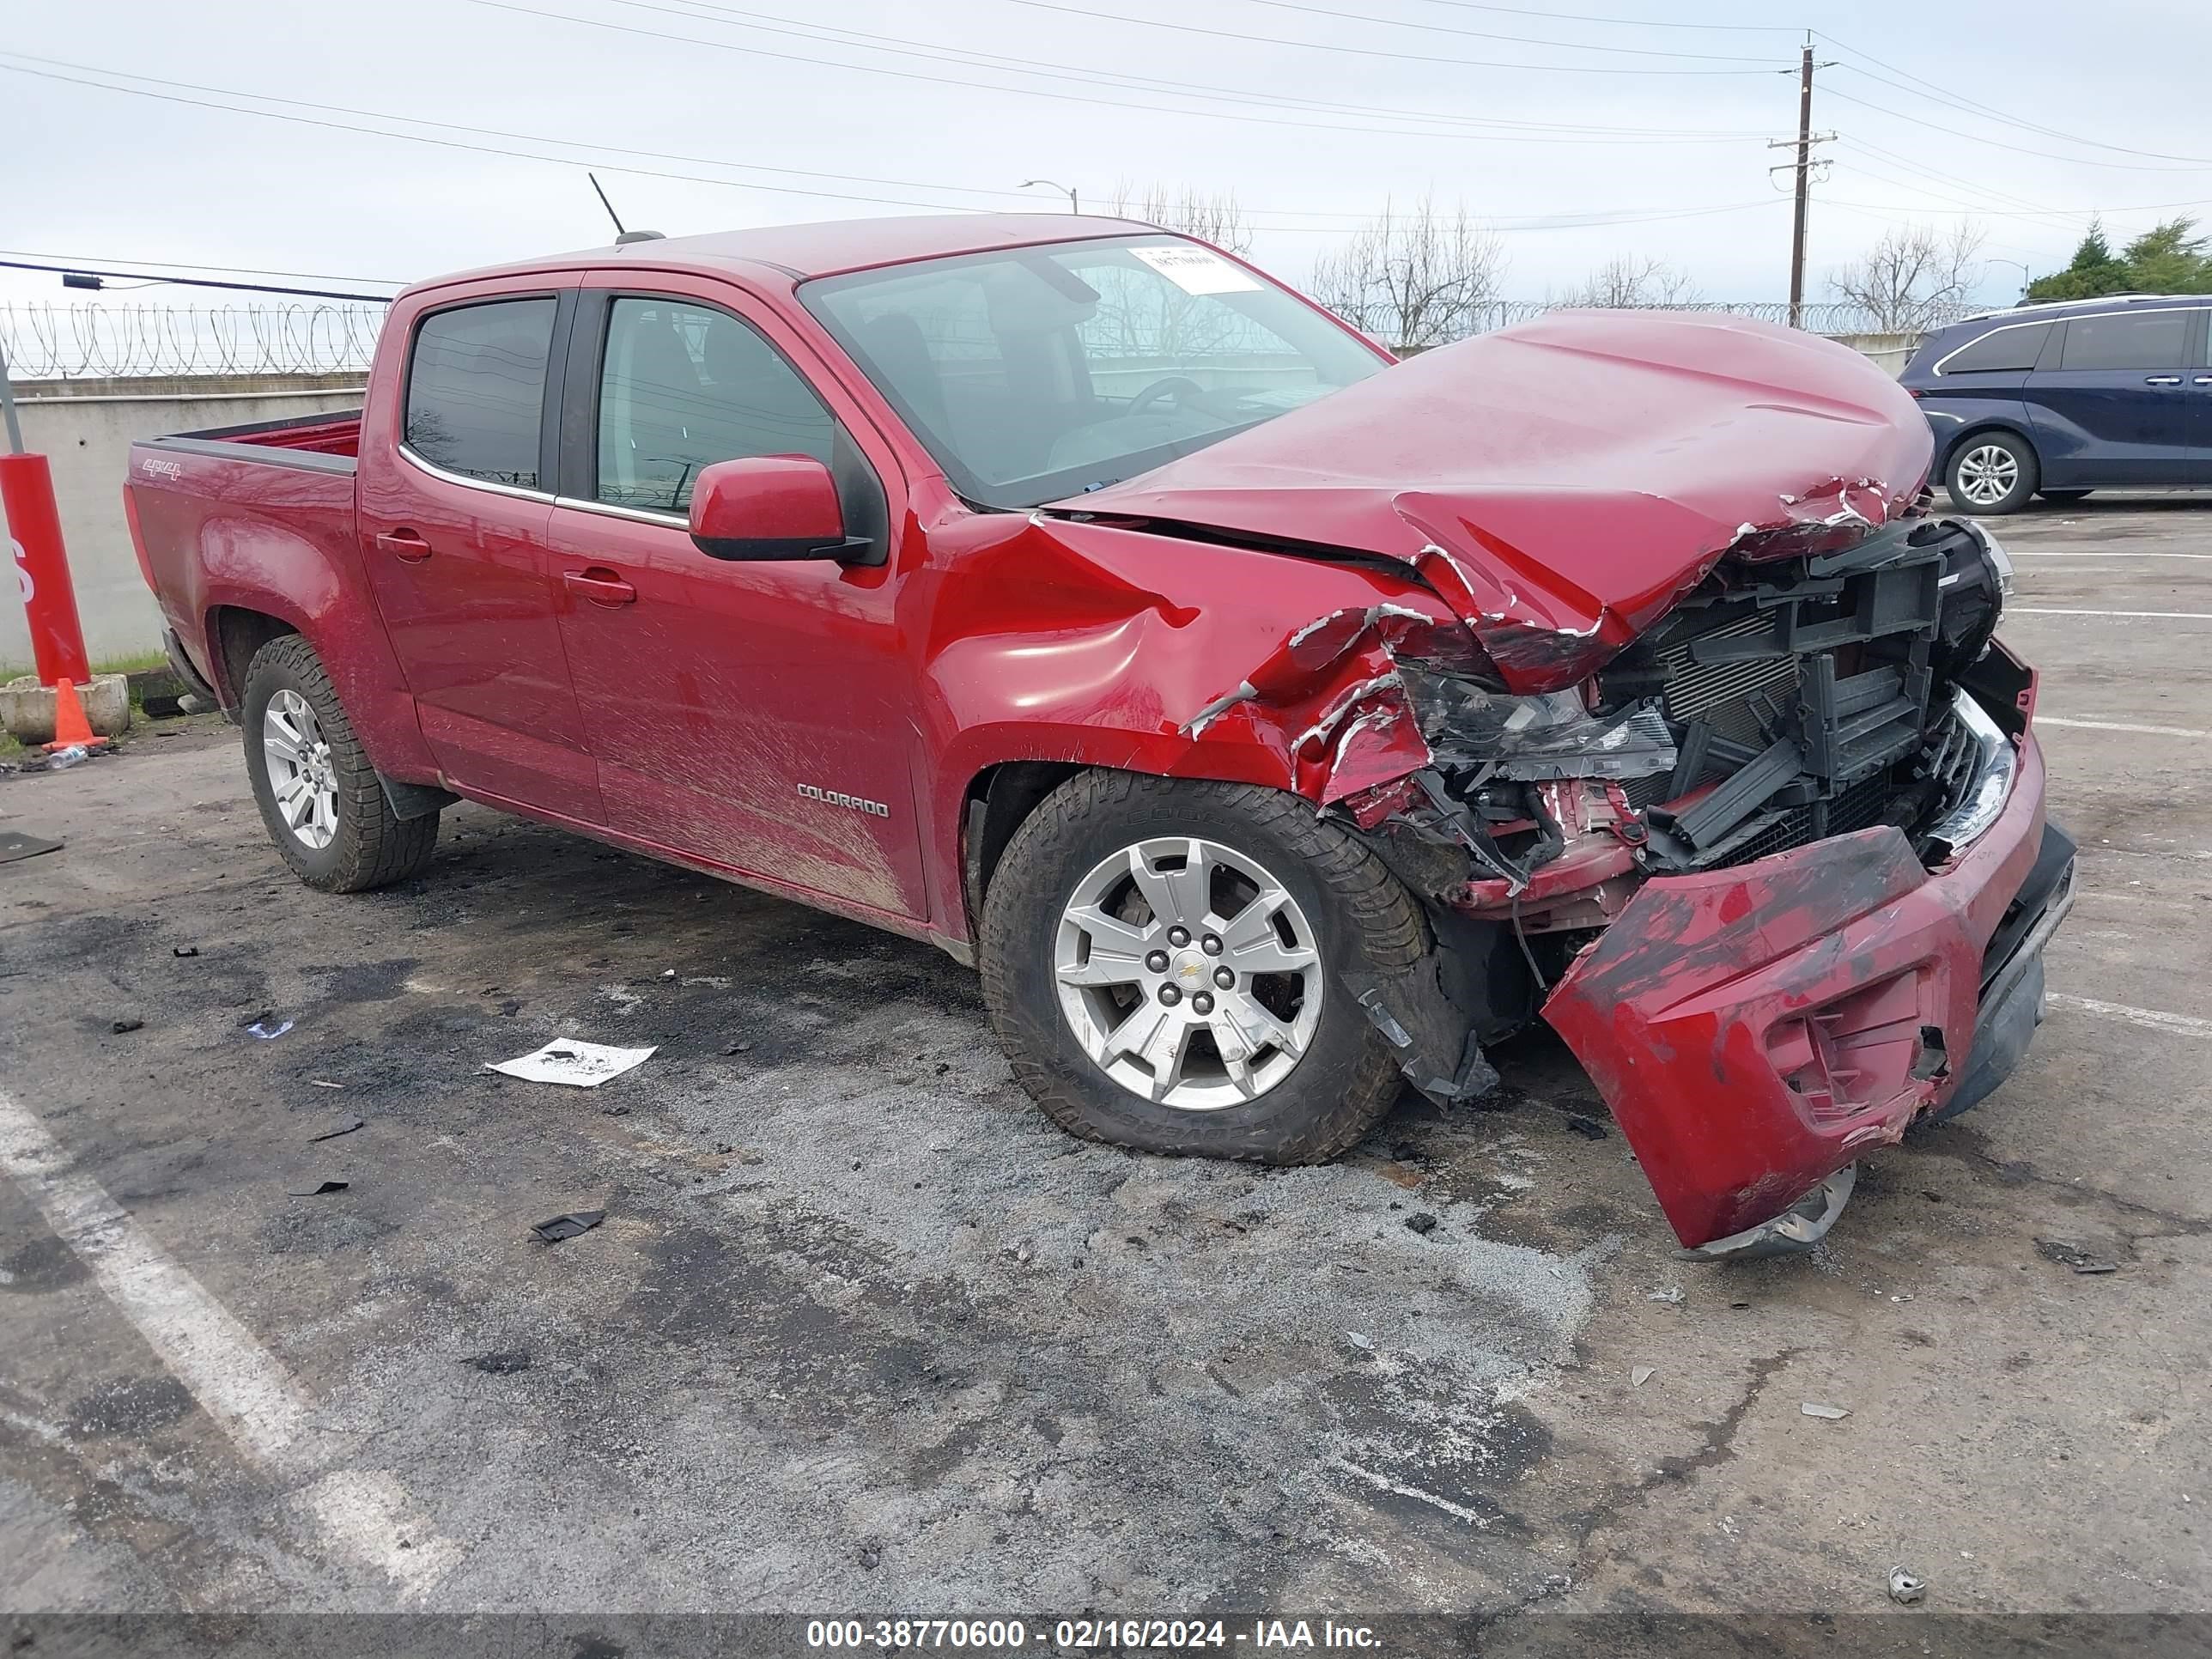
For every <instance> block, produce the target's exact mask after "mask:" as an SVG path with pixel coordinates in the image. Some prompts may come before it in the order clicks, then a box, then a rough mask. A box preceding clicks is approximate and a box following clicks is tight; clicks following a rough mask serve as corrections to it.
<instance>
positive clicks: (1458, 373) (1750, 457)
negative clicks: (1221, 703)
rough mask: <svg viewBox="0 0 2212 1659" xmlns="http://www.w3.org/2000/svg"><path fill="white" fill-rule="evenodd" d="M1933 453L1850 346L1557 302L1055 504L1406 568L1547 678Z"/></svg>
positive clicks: (1803, 543)
mask: <svg viewBox="0 0 2212 1659" xmlns="http://www.w3.org/2000/svg"><path fill="white" fill-rule="evenodd" d="M1931 453H1932V441H1931V440H1930V438H1929V431H1928V424H1927V422H1926V421H1924V420H1923V418H1922V417H1921V414H1920V411H1919V409H1918V408H1917V405H1915V404H1914V403H1913V401H1912V399H1911V398H1910V397H1909V396H1908V395H1906V393H1905V392H1904V391H1903V390H1902V389H1901V388H1899V386H1898V385H1897V384H1896V382H1894V381H1893V380H1891V379H1890V378H1889V377H1888V376H1887V375H1886V374H1883V373H1882V372H1881V370H1879V369H1877V368H1875V367H1874V366H1873V365H1872V364H1871V363H1869V362H1868V361H1867V360H1866V359H1865V358H1863V357H1862V356H1859V354H1858V353H1857V352H1855V351H1852V350H1850V349H1849V348H1847V347H1844V346H1840V345H1836V344H1834V343H1831V342H1829V341H1826V340H1822V339H1820V338H1818V337H1814V336H1813V335H1809V334H1805V333H1802V332H1799V331H1795V330H1791V329H1786V328H1778V327H1775V326H1773V325H1768V324H1764V323H1755V322H1750V321H1747V320H1745V319H1740V318H1734V317H1720V316H1706V315H1700V314H1695V313H1653V312H1633V311H1628V312H1597V311H1591V312H1565V313H1557V314H1555V315H1553V316H1549V317H1547V318H1544V319H1541V321H1537V322H1534V323H1528V324H1524V325H1522V326H1520V327H1517V328H1510V329H1506V330H1504V331H1501V332H1498V333H1495V334H1485V335H1480V336H1477V337H1474V338H1473V339H1470V340H1465V341H1462V342H1461V343H1458V344H1456V345H1451V346H1446V347H1443V348H1442V349H1437V350H1435V351H1431V352H1427V353H1425V354H1423V355H1422V356H1418V357H1414V358H1412V359H1410V360H1408V361H1407V362H1404V363H1401V364H1400V365H1399V366H1398V367H1396V368H1391V369H1389V370H1388V371H1386V372H1384V373H1383V374H1377V375H1375V376H1373V377H1371V378H1370V379H1368V380H1363V381H1360V382H1358V384H1357V385H1354V386H1347V387H1346V388H1345V389H1344V390H1342V391H1340V392H1334V393H1332V394H1331V395H1329V396H1328V397H1327V398H1322V399H1320V400H1318V401H1317V402H1315V403H1312V404H1307V405H1306V406H1305V407H1304V408H1303V409H1299V410H1294V411H1292V412H1291V413H1290V414H1287V415H1284V416H1279V418H1277V419H1275V420H1272V421H1269V422H1266V423H1265V424H1263V425H1261V426H1257V427H1255V428H1251V429H1250V430H1249V431H1247V432H1243V433H1240V434H1238V435H1236V436H1234V437H1231V438H1226V439H1224V440H1223V441H1221V442H1219V443H1218V444H1215V445H1213V446H1212V447H1209V448H1206V449H1204V450H1201V451H1200V452H1199V453H1196V454H1194V455H1189V456H1186V457H1185V458H1184V459H1181V460H1178V461H1173V462H1170V464H1169V465H1166V466H1163V467H1160V468H1158V469H1156V470H1155V471H1151V472H1147V473H1145V474H1143V475H1141V476H1140V477H1134V478H1130V479H1127V480H1126V481H1124V482H1122V483H1118V484H1113V485H1109V486H1108V487H1107V488H1105V489H1098V490H1094V491H1092V492H1091V494H1089V495H1082V496H1079V497H1075V498H1073V499H1071V500H1068V501H1060V502H1056V503H1054V505H1053V507H1051V508H1049V509H1048V510H1049V511H1053V512H1058V513H1092V514H1097V515H1099V516H1102V517H1113V518H1133V519H1143V520H1154V521H1157V522H1158V523H1160V524H1161V525H1162V526H1163V527H1164V526H1168V525H1176V526H1192V527H1195V528H1199V529H1204V530H1212V531H1216V532H1226V533H1228V534H1230V535H1232V536H1237V537H1249V538H1258V539H1261V540H1263V541H1269V540H1279V541H1281V542H1283V543H1285V544H1295V545H1296V546H1297V548H1298V549H1299V550H1309V551H1311V550H1318V551H1322V552H1326V551H1328V550H1345V551H1348V552H1354V553H1361V554H1368V555H1381V556H1386V557H1389V558H1393V559H1398V560H1402V561H1403V562H1406V563H1407V565H1409V566H1411V567H1413V569H1414V570H1415V571H1416V572H1417V573H1418V574H1419V576H1420V578H1421V580H1423V581H1424V582H1425V584H1426V585H1427V586H1430V587H1431V588H1432V589H1434V590H1435V591H1436V592H1437V594H1438V596H1439V597H1441V598H1442V599H1444V601H1445V602H1446V603H1447V604H1449V605H1450V606H1451V607H1452V609H1453V610H1454V611H1455V612H1456V613H1457V614H1458V615H1459V616H1460V617H1462V620H1464V621H1465V622H1467V623H1468V625H1469V627H1470V628H1471V629H1473V630H1474V633H1475V635H1476V636H1477V638H1478V639H1480V641H1481V642H1482V644H1483V645H1484V647H1485V648H1486V651H1487V652H1488V653H1489V655H1490V657H1491V659H1492V661H1493V662H1494V663H1495V664H1496V665H1497V666H1498V671H1499V672H1500V673H1501V675H1502V676H1503V677H1504V679H1505V680H1506V682H1507V684H1510V685H1511V686H1513V687H1514V689H1516V690H1525V691H1538V690H1553V689H1557V688H1558V687H1560V686H1563V685H1566V684H1573V683H1574V682H1575V681H1577V680H1578V679H1580V678H1583V677H1584V676H1586V675H1587V674H1589V672H1590V671H1592V670H1593V669H1595V667H1596V666H1597V665H1599V664H1601V662H1602V661H1603V660H1604V659H1606V658H1607V657H1609V656H1611V655H1612V654H1613V652H1615V651H1617V650H1619V649H1620V647H1622V646H1624V645H1626V644H1627V643H1628V641H1630V640H1632V639H1633V638H1634V637H1635V636H1636V635H1638V633H1640V632H1641V631H1643V629H1645V628H1648V627H1649V626H1650V624H1651V623H1653V622H1655V621H1656V620H1657V619H1658V617H1660V616H1661V615H1662V614H1663V613H1664V612H1665V611H1667V610H1668V608H1669V607H1670V606H1671V605H1673V604H1674V601H1675V600H1676V599H1678V598H1680V596H1681V595H1682V594H1683V593H1684V592H1686V591H1687V590H1688V589H1689V588H1690V587H1692V586H1694V585H1695V584H1696V583H1697V582H1698V581H1699V580H1700V579H1701V578H1702V577H1703V576H1704V575H1705V574H1706V572H1707V571H1709V570H1710V569H1711V568H1712V566H1713V565H1714V563H1715V562H1717V561H1718V559H1719V558H1720V557H1721V556H1722V555H1723V553H1726V552H1728V551H1729V550H1731V549H1735V550H1738V551H1740V552H1741V553H1743V554H1745V555H1747V556H1759V555H1761V554H1766V555H1770V556H1771V555H1780V554H1784V553H1789V552H1794V551H1799V550H1812V549H1817V548H1825V547H1831V546H1837V545H1845V544H1849V543H1850V541H1853V540H1856V539H1857V538H1859V537H1860V536H1862V535H1863V534H1865V533H1866V532H1868V530H1869V529H1870V528H1872V527H1874V526H1877V525H1880V524H1881V523H1882V522H1884V521H1886V520H1887V519H1888V518H1890V517H1892V516H1893V515H1894V514H1896V513H1899V512H1900V511H1903V510H1904V509H1905V508H1906V507H1909V506H1910V505H1911V503H1912V501H1914V500H1915V498H1916V497H1917V495H1918V494H1919V492H1920V489H1921V486H1922V483H1923V481H1924V479H1925V477H1926V475H1927V471H1928V466H1929V457H1930V454H1931Z"/></svg>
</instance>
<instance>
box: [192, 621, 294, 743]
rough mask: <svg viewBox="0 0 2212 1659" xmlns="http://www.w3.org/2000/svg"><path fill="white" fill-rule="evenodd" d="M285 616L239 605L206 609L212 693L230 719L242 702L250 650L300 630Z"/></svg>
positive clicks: (235, 714)
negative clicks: (214, 682)
mask: <svg viewBox="0 0 2212 1659" xmlns="http://www.w3.org/2000/svg"><path fill="white" fill-rule="evenodd" d="M301 631H302V630H301V627H300V625H299V623H297V622H296V621H295V620H293V619H292V618H290V617H280V616H277V615H275V614H274V613H272V612H270V611H256V610H253V609H252V608H251V607H249V606H246V605H216V606H214V607H212V608H211V609H210V611H208V617H207V637H208V640H209V642H210V645H211V646H212V647H213V649H212V650H211V651H210V653H209V655H210V658H211V659H213V660H212V661H210V664H209V666H210V668H211V669H213V670H214V671H215V676H216V684H215V691H216V696H217V697H218V698H219V699H220V700H221V702H222V711H223V713H224V714H228V715H229V716H230V718H231V719H232V720H237V719H239V717H240V711H241V709H242V708H243V707H244V705H245V702H246V668H247V667H248V666H249V665H251V664H252V661H253V653H255V652H257V651H258V650H260V649H261V647H263V646H264V645H266V644H268V643H269V641H271V640H273V639H278V638H281V637H282V636H283V635H286V634H297V633H300V632H301Z"/></svg>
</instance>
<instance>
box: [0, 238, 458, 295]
mask: <svg viewBox="0 0 2212 1659" xmlns="http://www.w3.org/2000/svg"><path fill="white" fill-rule="evenodd" d="M0 258H9V259H52V260H57V261H58V262H60V263H61V264H64V265H66V266H68V268H69V269H70V270H85V269H86V268H87V267H88V266H91V265H112V264H126V265H159V266H160V267H161V269H162V270H220V271H223V272H225V273H227V274H228V275H229V276H304V277H306V278H307V280H308V281H309V282H313V283H383V284H385V285H386V287H389V288H404V287H406V286H407V284H408V283H411V282H413V281H414V280H415V279H414V278H413V277H411V276H332V275H331V273H330V272H329V271H327V270H268V269H266V268H265V267H264V266H260V265H196V264H191V263H190V262H189V261H187V260H184V259H135V258H124V257H122V256H120V255H116V254H107V253H79V254H70V253H40V252H33V251H32V250H31V249H29V248H21V247H0ZM164 280H166V279H164Z"/></svg>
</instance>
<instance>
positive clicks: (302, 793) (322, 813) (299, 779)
mask: <svg viewBox="0 0 2212 1659" xmlns="http://www.w3.org/2000/svg"><path fill="white" fill-rule="evenodd" d="M261 752H262V754H263V756H264V757H265V758H266V759H267V761H268V765H269V790H270V793H271V794H273V795H275V796H276V810H277V811H279V812H280V813H282V814H283V818H284V827H285V828H286V829H289V830H290V831H291V832H292V835H293V836H294V837H295V839H296V840H297V841H298V842H299V843H300V844H301V846H302V847H307V848H313V849H314V850H315V851H318V852H319V851H321V850H322V849H323V848H325V847H328V846H329V845H330V844H331V837H332V836H336V835H337V832H338V774H337V762H336V761H334V760H333V759H332V758H331V743H330V739H329V738H326V737H325V736H324V735H323V723H322V722H321V721H320V720H317V719H316V718H315V711H314V708H313V707H312V706H311V705H310V704H309V703H308V702H307V699H306V698H305V697H303V696H301V695H300V694H299V693H298V692H297V691H293V690H283V691H278V692H276V693H275V694H273V695H272V696H270V699H269V704H268V707H267V708H264V709H263V710H262V712H261Z"/></svg>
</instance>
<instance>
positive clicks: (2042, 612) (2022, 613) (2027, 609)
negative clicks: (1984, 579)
mask: <svg viewBox="0 0 2212 1659" xmlns="http://www.w3.org/2000/svg"><path fill="white" fill-rule="evenodd" d="M2004 613H2005V615H2006V616H2008V617H2150V618H2153V619H2154V620H2157V621H2160V622H2212V611H2067V610H2063V609H2060V608H2059V607H2057V606H2055V605H2007V606H2006V607H2005V608H2004Z"/></svg>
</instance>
